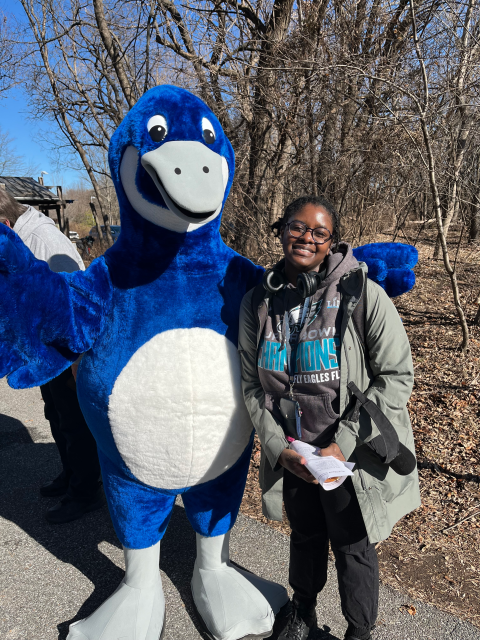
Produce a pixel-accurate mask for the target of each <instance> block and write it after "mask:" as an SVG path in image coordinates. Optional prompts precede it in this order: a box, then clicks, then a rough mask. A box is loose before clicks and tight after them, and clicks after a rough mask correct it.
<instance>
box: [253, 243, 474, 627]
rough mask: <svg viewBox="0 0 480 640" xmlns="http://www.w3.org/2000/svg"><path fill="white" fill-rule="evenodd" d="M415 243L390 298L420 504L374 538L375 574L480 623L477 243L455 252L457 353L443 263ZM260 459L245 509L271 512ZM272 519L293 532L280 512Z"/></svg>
mask: <svg viewBox="0 0 480 640" xmlns="http://www.w3.org/2000/svg"><path fill="white" fill-rule="evenodd" d="M418 248H419V253H420V259H419V264H418V266H417V267H416V268H415V272H416V278H417V283H416V285H415V287H414V289H413V290H412V291H411V292H409V293H408V294H406V295H403V296H401V297H400V298H398V299H397V300H396V301H395V303H396V306H397V309H398V312H399V314H400V316H401V317H402V319H403V322H404V325H405V328H406V330H407V333H408V336H409V338H410V343H411V347H412V355H413V361H414V367H415V386H414V390H413V394H412V397H411V400H410V403H409V410H410V416H411V419H412V425H413V430H414V434H415V440H416V447H417V457H418V466H419V475H420V483H421V494H422V506H421V507H420V508H419V509H417V510H416V511H414V512H413V513H411V514H409V515H408V516H406V517H405V518H403V519H402V520H401V521H400V522H399V523H398V524H397V526H396V527H395V528H394V530H393V532H392V535H391V536H390V537H389V539H388V540H386V541H384V542H383V543H381V544H380V545H379V546H378V554H379V562H380V572H381V580H382V582H383V583H385V584H388V585H390V586H391V587H393V588H397V589H400V590H401V591H402V592H407V593H408V594H409V595H411V596H412V597H415V598H418V599H420V600H423V601H425V602H428V603H431V604H434V605H435V606H437V607H438V608H439V609H442V610H444V611H448V612H450V613H453V614H455V615H458V616H460V617H462V618H464V619H467V620H469V621H470V622H471V623H472V624H475V625H477V626H479V627H480V484H479V482H480V476H479V474H480V447H479V445H480V404H479V399H480V361H479V358H480V329H479V328H478V327H474V326H473V325H472V321H473V318H474V317H475V313H476V311H477V308H478V307H477V305H476V299H477V297H478V295H479V293H480V250H479V247H478V245H477V246H473V245H470V246H469V245H464V246H463V247H462V248H461V249H460V250H459V252H458V257H457V272H458V275H457V277H458V280H459V284H460V290H461V294H462V304H463V305H464V309H465V312H466V313H467V316H468V319H469V324H470V330H471V335H470V349H469V352H468V353H467V354H466V355H462V353H461V352H460V351H459V349H458V346H459V344H460V342H461V330H460V327H459V325H458V321H457V317H456V312H455V306H454V304H453V296H452V292H451V288H450V281H449V279H448V277H447V275H446V273H445V270H444V267H443V263H442V262H441V261H438V260H433V259H431V257H430V256H431V255H432V244H431V243H428V244H427V243H424V244H423V245H421V246H419V247H418ZM455 252H456V249H455V248H454V249H453V251H452V253H453V256H452V261H453V259H454V258H455ZM259 461H260V451H259V445H258V443H256V447H255V450H254V452H253V457H252V465H251V468H250V473H249V477H248V481H247V488H246V491H245V496H244V500H243V503H242V507H241V510H242V512H243V513H244V514H246V515H248V516H251V517H253V518H255V519H257V520H261V521H263V522H268V521H267V520H265V518H264V517H263V516H262V514H261V495H260V490H259V488H258V466H259ZM268 524H270V525H271V526H273V527H275V528H279V529H281V530H282V531H284V532H285V533H287V534H288V533H289V526H288V522H287V520H286V518H284V522H283V523H272V522H268ZM410 613H414V612H410Z"/></svg>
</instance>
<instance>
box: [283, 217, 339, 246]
mask: <svg viewBox="0 0 480 640" xmlns="http://www.w3.org/2000/svg"><path fill="white" fill-rule="evenodd" d="M285 226H286V227H287V229H288V233H289V234H290V235H291V236H292V237H293V238H301V237H302V236H304V235H305V234H306V233H307V231H310V233H311V234H312V238H313V242H314V243H315V244H325V243H326V242H328V241H329V240H330V239H331V238H332V237H333V236H332V234H331V233H330V231H329V230H328V229H325V227H317V228H316V229H312V228H311V227H307V225H306V224H304V223H303V222H300V220H292V222H287V224H286V225H285Z"/></svg>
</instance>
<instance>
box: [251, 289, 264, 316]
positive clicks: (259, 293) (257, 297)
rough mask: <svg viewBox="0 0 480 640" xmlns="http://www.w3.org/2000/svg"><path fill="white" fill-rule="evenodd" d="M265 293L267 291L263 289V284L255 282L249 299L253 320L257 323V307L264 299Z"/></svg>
mask: <svg viewBox="0 0 480 640" xmlns="http://www.w3.org/2000/svg"><path fill="white" fill-rule="evenodd" d="M266 295H267V292H266V291H265V289H264V287H263V284H262V283H261V282H260V284H257V286H256V287H255V289H254V290H253V293H252V299H251V303H252V311H253V315H254V316H255V320H256V321H257V323H258V314H257V310H258V307H259V306H260V304H261V302H262V300H264V299H265V296H266Z"/></svg>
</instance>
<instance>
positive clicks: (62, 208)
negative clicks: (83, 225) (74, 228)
mask: <svg viewBox="0 0 480 640" xmlns="http://www.w3.org/2000/svg"><path fill="white" fill-rule="evenodd" d="M57 197H58V199H59V201H60V202H59V208H60V217H61V219H62V222H61V226H60V231H62V232H63V233H64V234H65V235H67V233H68V232H67V225H66V223H65V200H64V199H63V190H62V187H60V186H57Z"/></svg>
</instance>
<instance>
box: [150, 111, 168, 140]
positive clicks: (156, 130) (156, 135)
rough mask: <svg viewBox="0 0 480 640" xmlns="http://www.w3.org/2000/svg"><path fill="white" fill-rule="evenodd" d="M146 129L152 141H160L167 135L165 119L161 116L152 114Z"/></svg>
mask: <svg viewBox="0 0 480 640" xmlns="http://www.w3.org/2000/svg"><path fill="white" fill-rule="evenodd" d="M147 129H148V133H149V134H150V137H151V139H152V140H153V141H154V142H161V141H162V140H163V139H164V138H165V136H166V135H167V131H168V127H167V121H166V120H165V118H164V117H163V116H153V117H152V118H150V120H149V121H148V123H147Z"/></svg>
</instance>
